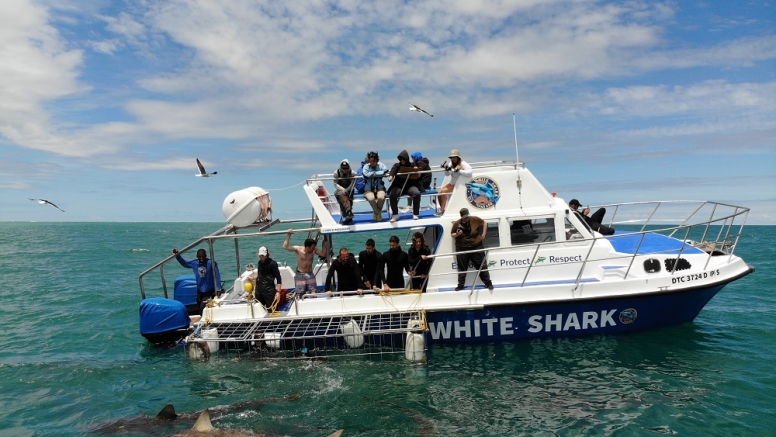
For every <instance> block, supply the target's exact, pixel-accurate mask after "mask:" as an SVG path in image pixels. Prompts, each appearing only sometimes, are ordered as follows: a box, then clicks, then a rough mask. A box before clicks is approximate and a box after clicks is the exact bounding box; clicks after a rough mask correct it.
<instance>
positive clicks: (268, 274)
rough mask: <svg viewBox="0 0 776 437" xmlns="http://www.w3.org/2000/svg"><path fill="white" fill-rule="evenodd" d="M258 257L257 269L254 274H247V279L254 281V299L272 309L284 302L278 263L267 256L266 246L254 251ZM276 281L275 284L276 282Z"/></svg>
mask: <svg viewBox="0 0 776 437" xmlns="http://www.w3.org/2000/svg"><path fill="white" fill-rule="evenodd" d="M256 256H258V257H259V264H258V265H257V266H256V270H257V271H258V273H257V275H256V276H249V277H248V280H250V281H251V282H253V281H254V280H255V281H256V286H255V287H254V288H253V289H254V290H256V293H255V295H256V299H258V301H259V302H260V303H261V304H262V305H263V306H264V308H267V309H274V308H273V304H274V306H275V308H277V307H279V306H280V305H282V304H283V303H285V295H283V294H282V289H283V285H282V284H281V282H282V278H281V277H280V269H278V263H277V262H275V260H273V259H272V258H270V256H269V251H268V250H267V248H266V247H264V246H261V247H260V248H259V251H258V252H256ZM276 283H277V284H276Z"/></svg>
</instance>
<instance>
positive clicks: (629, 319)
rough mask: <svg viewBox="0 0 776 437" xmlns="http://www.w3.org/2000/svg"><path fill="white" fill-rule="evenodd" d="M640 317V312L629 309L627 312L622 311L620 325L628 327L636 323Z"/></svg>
mask: <svg viewBox="0 0 776 437" xmlns="http://www.w3.org/2000/svg"><path fill="white" fill-rule="evenodd" d="M638 316H639V313H638V311H636V310H635V309H633V308H628V309H627V310H622V311H620V323H622V324H623V325H628V324H630V323H633V322H635V321H636V317H638Z"/></svg>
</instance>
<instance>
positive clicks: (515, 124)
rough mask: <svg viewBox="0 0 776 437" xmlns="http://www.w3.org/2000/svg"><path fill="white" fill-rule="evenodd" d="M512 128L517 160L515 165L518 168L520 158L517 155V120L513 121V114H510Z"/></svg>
mask: <svg viewBox="0 0 776 437" xmlns="http://www.w3.org/2000/svg"><path fill="white" fill-rule="evenodd" d="M512 126H513V127H514V129H515V159H516V160H517V165H518V166H520V157H519V155H518V153H517V120H516V119H515V113H514V112H513V113H512Z"/></svg>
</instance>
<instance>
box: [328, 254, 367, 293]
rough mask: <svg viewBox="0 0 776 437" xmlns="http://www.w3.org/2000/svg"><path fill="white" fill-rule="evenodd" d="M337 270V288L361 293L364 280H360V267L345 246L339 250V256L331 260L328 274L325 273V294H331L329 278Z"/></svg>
mask: <svg viewBox="0 0 776 437" xmlns="http://www.w3.org/2000/svg"><path fill="white" fill-rule="evenodd" d="M334 272H337V290H338V291H340V292H342V291H353V290H355V291H356V292H357V293H358V294H361V293H362V292H363V289H364V281H362V280H361V269H359V268H358V263H357V262H356V258H355V257H354V256H353V255H351V254H350V252H349V251H348V249H347V248H345V247H343V248H342V249H340V251H339V256H338V257H337V258H335V259H334V261H332V262H331V266H329V274H328V275H326V294H327V295H328V296H331V295H332V292H331V279H332V277H334Z"/></svg>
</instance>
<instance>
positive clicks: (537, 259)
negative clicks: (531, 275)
mask: <svg viewBox="0 0 776 437" xmlns="http://www.w3.org/2000/svg"><path fill="white" fill-rule="evenodd" d="M546 259H547V258H546V257H543V256H539V257H536V262H535V263H534V264H539V263H543V262H544V260H546Z"/></svg>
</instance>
